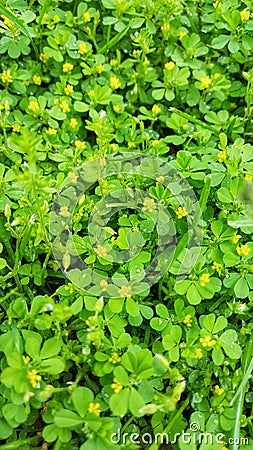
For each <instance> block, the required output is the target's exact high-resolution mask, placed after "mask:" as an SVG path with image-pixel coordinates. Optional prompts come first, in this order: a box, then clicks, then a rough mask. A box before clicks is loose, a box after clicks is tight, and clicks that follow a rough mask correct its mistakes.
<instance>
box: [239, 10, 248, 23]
mask: <svg viewBox="0 0 253 450" xmlns="http://www.w3.org/2000/svg"><path fill="white" fill-rule="evenodd" d="M249 16H250V12H249V10H248V9H243V10H242V11H241V12H240V17H241V21H242V22H246V21H247V20H249Z"/></svg>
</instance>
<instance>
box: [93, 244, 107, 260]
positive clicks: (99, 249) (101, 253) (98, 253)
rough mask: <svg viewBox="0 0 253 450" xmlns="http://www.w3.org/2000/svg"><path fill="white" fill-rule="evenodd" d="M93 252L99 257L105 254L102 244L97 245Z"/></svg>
mask: <svg viewBox="0 0 253 450" xmlns="http://www.w3.org/2000/svg"><path fill="white" fill-rule="evenodd" d="M95 252H96V254H97V255H98V256H100V258H104V257H105V256H106V255H107V250H106V248H105V247H103V245H100V244H99V245H98V246H97V248H95Z"/></svg>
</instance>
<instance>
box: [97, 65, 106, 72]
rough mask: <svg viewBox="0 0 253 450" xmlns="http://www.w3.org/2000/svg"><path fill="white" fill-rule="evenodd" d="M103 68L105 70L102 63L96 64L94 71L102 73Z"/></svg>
mask: <svg viewBox="0 0 253 450" xmlns="http://www.w3.org/2000/svg"><path fill="white" fill-rule="evenodd" d="M104 70H105V68H104V66H103V64H98V65H97V66H96V72H97V73H102V72H104Z"/></svg>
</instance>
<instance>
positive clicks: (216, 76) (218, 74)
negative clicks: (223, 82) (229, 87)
mask: <svg viewBox="0 0 253 450" xmlns="http://www.w3.org/2000/svg"><path fill="white" fill-rule="evenodd" d="M220 76H221V74H220V73H218V72H217V73H215V74H214V76H213V77H214V79H215V80H217V79H218V78H220Z"/></svg>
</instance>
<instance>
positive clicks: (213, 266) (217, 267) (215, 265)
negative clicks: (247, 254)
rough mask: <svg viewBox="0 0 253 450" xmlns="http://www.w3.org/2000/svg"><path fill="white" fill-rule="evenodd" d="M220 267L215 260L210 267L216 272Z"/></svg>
mask: <svg viewBox="0 0 253 450" xmlns="http://www.w3.org/2000/svg"><path fill="white" fill-rule="evenodd" d="M221 267H222V265H221V264H220V263H217V262H216V261H214V262H213V265H212V269H214V270H216V271H217V272H219V271H220V269H221Z"/></svg>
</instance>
